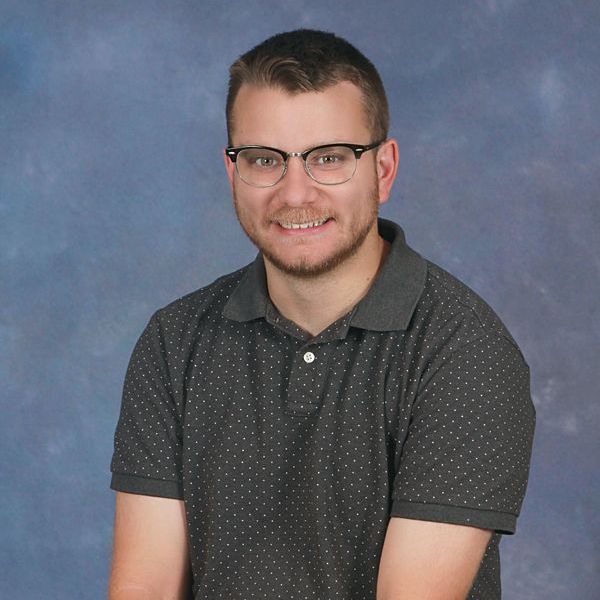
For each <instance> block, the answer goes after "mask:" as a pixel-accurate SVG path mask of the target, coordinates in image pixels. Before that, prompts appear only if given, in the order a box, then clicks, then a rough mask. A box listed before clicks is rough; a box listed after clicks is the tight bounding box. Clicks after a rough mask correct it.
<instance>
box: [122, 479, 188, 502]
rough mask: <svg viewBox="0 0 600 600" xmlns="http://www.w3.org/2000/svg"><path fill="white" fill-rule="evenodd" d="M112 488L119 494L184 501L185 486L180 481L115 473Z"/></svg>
mask: <svg viewBox="0 0 600 600" xmlns="http://www.w3.org/2000/svg"><path fill="white" fill-rule="evenodd" d="M110 487H111V489H113V490H115V491H117V492H127V493H129V494H143V495H145V496H160V497H162V498H176V499H177V500H183V486H182V484H181V482H180V481H165V480H163V479H151V478H149V477H140V476H139V475H126V474H124V473H113V474H112V478H111V481H110Z"/></svg>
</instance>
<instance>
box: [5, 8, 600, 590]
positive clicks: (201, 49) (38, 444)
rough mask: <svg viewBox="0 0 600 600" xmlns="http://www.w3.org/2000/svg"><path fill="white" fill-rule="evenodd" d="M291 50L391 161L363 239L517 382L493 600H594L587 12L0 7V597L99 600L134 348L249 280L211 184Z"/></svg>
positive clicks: (217, 182)
mask: <svg viewBox="0 0 600 600" xmlns="http://www.w3.org/2000/svg"><path fill="white" fill-rule="evenodd" d="M300 26H306V27H314V28H320V29H325V30H331V31H334V32H336V33H338V34H340V35H342V36H344V37H347V39H349V41H351V42H352V43H354V44H355V45H356V46H357V47H358V48H359V49H361V50H362V51H363V52H364V53H365V54H366V55H367V56H368V57H369V58H371V59H372V61H373V62H374V63H375V65H376V66H377V68H378V70H379V72H380V73H381V75H382V78H383V80H384V84H385V85H386V88H387V92H388V96H389V102H390V107H391V118H392V127H391V132H390V134H391V135H392V136H394V137H396V138H397V139H398V142H399V145H400V149H401V165H400V170H399V174H398V179H397V182H396V185H395V187H394V192H393V194H392V199H391V200H390V202H389V203H388V204H387V205H385V207H384V208H383V211H382V215H383V216H385V217H388V218H392V219H393V220H396V221H397V222H399V223H400V224H401V225H402V226H403V228H404V229H405V232H406V235H407V240H408V242H409V244H410V245H412V246H413V247H414V248H415V249H416V250H417V251H418V252H420V253H421V254H422V255H424V256H425V257H427V258H429V259H431V260H433V261H434V262H436V263H437V264H439V265H440V266H442V267H444V268H446V269H447V270H449V271H450V272H452V273H453V274H454V275H456V276H457V277H459V278H460V279H462V280H463V281H464V282H465V283H467V284H468V285H470V286H471V287H472V288H473V289H475V291H477V292H478V293H479V294H481V295H482V296H483V297H484V298H485V299H486V300H487V301H488V302H489V303H490V304H491V305H492V307H493V308H494V309H495V310H496V312H497V313H498V314H499V315H500V317H501V318H502V319H503V320H504V322H505V323H506V325H507V326H508V328H509V329H510V331H511V333H512V334H513V336H514V337H515V339H516V340H517V342H518V344H519V345H520V347H521V349H522V350H523V353H524V355H525V357H526V359H527V361H528V363H529V365H530V367H531V372H532V392H533V398H534V402H535V405H536V409H537V417H538V420H537V431H536V438H535V445H534V455H533V463H532V468H531V475H530V482H529V487H528V492H527V496H526V499H525V503H524V508H523V511H522V513H521V517H520V518H519V521H518V525H517V533H516V535H515V536H505V537H504V539H503V541H502V544H501V552H502V560H503V563H502V567H503V570H502V581H503V590H504V597H505V598H507V599H508V600H511V599H518V600H521V599H523V600H549V599H569V600H571V599H577V600H593V599H597V598H599V597H600V575H599V574H598V572H599V566H600V565H599V556H600V553H599V548H598V545H599V539H600V526H599V524H600V519H599V516H598V512H599V511H598V498H599V497H600V483H599V481H598V477H597V469H598V456H599V455H600V447H599V442H598V430H599V429H600V410H599V408H598V385H597V365H598V339H599V334H600V326H599V315H598V298H599V296H600V294H599V292H600V286H599V284H598V281H599V280H598V275H599V270H600V261H599V259H598V256H599V255H600V238H599V236H598V230H599V226H600V202H599V198H598V192H599V189H600V187H599V183H600V175H599V173H600V171H599V167H600V143H599V142H600V136H599V133H600V118H599V117H600V114H599V112H600V111H599V109H598V107H599V106H600V83H599V82H600V71H599V65H600V49H599V43H598V37H599V36H598V31H599V30H600V3H598V2H592V1H586V0H572V1H564V2H560V1H548V0H479V1H478V0H470V1H466V0H456V1H453V2H439V1H432V0H426V1H420V2H409V1H404V0H403V1H398V0H396V1H391V0H375V1H374V2H362V1H361V2H358V1H346V2H319V1H315V0H304V1H303V2H278V3H264V2H237V1H232V2H214V1H212V2H207V1H191V0H188V1H174V2H166V1H165V2H158V1H154V0H145V1H133V0H127V1H126V2H123V1H118V2H117V1H114V0H102V1H100V0H94V1H85V0H82V1H80V2H75V1H67V0H63V1H54V2H50V1H48V2H44V1H35V0H33V1H29V2H22V0H19V1H11V0H0V267H1V271H0V277H1V279H0V284H1V292H0V299H1V303H0V359H1V362H0V379H1V386H0V398H1V402H2V412H1V418H0V461H1V467H2V479H1V480H2V487H1V503H2V504H1V522H0V531H1V532H2V534H1V538H0V560H1V564H0V596H1V597H2V598H11V599H12V600H20V599H28V600H29V599H38V598H40V599H55V598H56V599H67V598H68V599H71V598H73V599H75V598H77V599H101V598H104V597H105V590H106V584H107V578H108V569H109V559H110V552H111V542H112V540H111V536H112V518H113V506H114V492H112V491H111V490H110V489H109V480H110V473H109V463H110V458H111V454H112V443H113V433H114V428H115V425H116V420H117V417H118V411H119V405H120V396H121V389H122V384H123V378H124V375H125V370H126V367H127V362H128V360H129V356H130V354H131V351H132V349H133V346H134V344H135V342H136V340H137V338H138V336H139V335H140V334H141V331H142V329H143V328H144V326H145V324H146V323H147V321H148V319H149V318H150V316H151V314H152V313H153V312H154V311H155V310H156V309H157V308H159V307H162V306H164V305H165V304H167V303H169V302H171V301H172V300H174V299H176V298H177V297H179V296H182V295H184V294H186V293H188V292H191V291H193V290H195V289H197V288H199V287H201V286H204V285H206V284H208V283H210V282H212V281H213V280H214V279H215V278H216V277H217V276H219V275H221V274H223V273H226V272H229V271H232V270H235V269H237V268H239V267H240V266H242V265H244V264H246V263H248V262H250V261H251V260H252V259H253V257H254V255H255V250H254V248H253V247H252V246H251V245H250V243H249V242H248V241H247V240H246V239H245V237H244V235H243V233H242V232H241V230H240V228H239V226H238V224H237V221H236V219H235V215H234V212H233V209H232V206H231V201H230V194H229V189H228V186H227V183H226V178H225V172H224V168H223V163H222V150H223V147H224V146H225V145H226V132H225V122H224V103H225V94H226V82H227V74H228V73H227V69H228V66H229V64H230V63H231V62H232V61H233V60H234V59H235V58H237V56H239V54H241V53H242V52H245V51H246V50H248V49H249V48H250V47H252V46H253V45H255V44H256V43H258V42H259V41H261V40H263V39H264V38H266V37H268V36H270V35H272V34H273V33H276V32H279V31H283V30H289V29H293V28H297V27H300ZM594 364H596V367H594ZM595 373H596V375H594V374H595Z"/></svg>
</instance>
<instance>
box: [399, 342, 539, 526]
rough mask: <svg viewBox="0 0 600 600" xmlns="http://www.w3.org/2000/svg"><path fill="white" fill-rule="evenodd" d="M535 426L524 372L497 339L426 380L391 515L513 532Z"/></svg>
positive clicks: (460, 352)
mask: <svg viewBox="0 0 600 600" xmlns="http://www.w3.org/2000/svg"><path fill="white" fill-rule="evenodd" d="M534 426H535V409H534V406H533V403H532V401H531V396H530V389H529V368H528V366H527V364H526V362H525V361H524V359H523V356H522V354H521V352H520V351H519V349H518V348H517V347H516V346H515V345H514V344H513V343H512V342H511V341H509V340H508V339H506V338H504V337H502V336H500V335H489V336H487V335H486V336H484V337H481V338H479V339H477V340H475V341H472V342H470V343H468V344H466V345H464V346H462V347H461V348H458V349H457V350H454V351H453V352H452V353H450V354H449V355H447V356H445V357H440V358H439V359H438V360H437V361H434V362H433V363H432V364H431V365H430V368H429V369H427V371H426V372H425V373H424V376H423V379H422V382H421V386H420V389H419V393H418V397H417V398H416V401H415V403H414V405H413V410H412V415H411V421H410V425H409V430H408V435H407V438H406V440H405V444H404V446H403V449H402V453H401V458H400V463H399V468H398V470H397V473H396V476H395V479H394V489H393V505H392V510H391V514H392V515H393V516H399V517H406V518H413V519H422V520H426V521H427V520H430V521H440V522H447V523H456V524H464V525H471V526H474V527H481V528H484V529H491V530H495V531H497V532H499V533H514V532H515V528H516V520H517V516H518V514H519V511H520V508H521V504H522V502H523V497H524V495H525V489H526V486H527V479H528V475H529V463H530V457H531V447H532V442H533V431H534Z"/></svg>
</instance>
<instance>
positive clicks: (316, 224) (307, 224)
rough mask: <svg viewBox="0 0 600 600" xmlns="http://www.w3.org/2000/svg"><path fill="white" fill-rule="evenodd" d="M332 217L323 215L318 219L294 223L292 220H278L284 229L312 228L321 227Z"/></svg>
mask: <svg viewBox="0 0 600 600" xmlns="http://www.w3.org/2000/svg"><path fill="white" fill-rule="evenodd" d="M330 218H331V217H323V218H322V219H318V220H316V221H305V222H302V223H294V222H292V221H277V224H278V225H280V226H281V227H283V229H312V228H314V227H320V226H321V225H324V224H325V223H327V221H329V220H330Z"/></svg>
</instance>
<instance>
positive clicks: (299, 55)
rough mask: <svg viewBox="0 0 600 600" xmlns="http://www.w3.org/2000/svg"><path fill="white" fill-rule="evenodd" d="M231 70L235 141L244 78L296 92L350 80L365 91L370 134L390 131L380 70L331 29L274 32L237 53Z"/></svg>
mask: <svg viewBox="0 0 600 600" xmlns="http://www.w3.org/2000/svg"><path fill="white" fill-rule="evenodd" d="M229 74H230V76H229V93H228V95H227V105H226V116H227V135H228V140H229V144H230V145H231V144H233V143H234V142H233V140H232V133H233V129H234V127H235V123H234V119H233V105H234V103H235V100H236V98H237V96H238V93H239V91H240V88H241V87H242V85H244V84H246V85H252V86H256V87H274V88H280V89H282V90H285V91H286V92H288V93H289V94H297V93H302V92H320V91H323V90H325V89H326V88H328V87H330V86H332V85H335V84H337V83H340V82H342V81H348V82H350V83H353V84H354V85H356V87H358V89H359V90H360V91H361V94H362V102H363V107H364V114H365V118H366V120H367V124H368V127H369V129H370V131H371V137H372V139H373V140H384V139H385V138H386V137H387V133H388V127H389V112H388V103H387V98H386V95H385V89H384V87H383V83H382V82H381V78H380V77H379V73H377V70H376V69H375V67H374V66H373V64H372V63H371V61H370V60H369V59H368V58H366V57H365V56H364V55H363V54H362V53H361V52H359V51H358V50H357V49H356V48H355V47H354V46H352V45H351V44H350V43H348V42H347V41H346V40H344V39H342V38H340V37H337V36H336V35H334V34H333V33H326V32H324V31H315V30H310V29H298V30H296V31H288V32H285V33H280V34H277V35H274V36H272V37H270V38H269V39H267V40H265V41H264V42H262V43H260V44H259V45H258V46H255V47H254V48H252V50H250V51H248V52H246V53H245V54H243V55H242V56H241V57H240V58H238V59H237V60H236V61H235V62H234V63H233V65H232V66H231V68H230V70H229Z"/></svg>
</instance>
